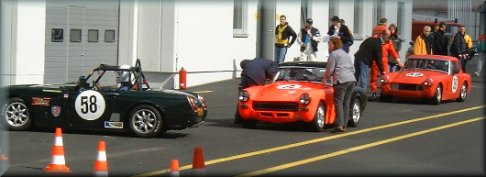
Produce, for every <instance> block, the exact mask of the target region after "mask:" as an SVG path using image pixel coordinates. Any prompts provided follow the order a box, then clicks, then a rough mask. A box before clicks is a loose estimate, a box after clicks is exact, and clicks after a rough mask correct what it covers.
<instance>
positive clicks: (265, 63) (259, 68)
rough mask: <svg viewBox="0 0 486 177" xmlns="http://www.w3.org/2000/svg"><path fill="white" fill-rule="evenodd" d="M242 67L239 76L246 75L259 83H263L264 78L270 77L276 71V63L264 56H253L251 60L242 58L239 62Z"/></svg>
mask: <svg viewBox="0 0 486 177" xmlns="http://www.w3.org/2000/svg"><path fill="white" fill-rule="evenodd" d="M240 67H241V69H243V71H242V72H241V76H248V77H249V78H251V79H252V80H253V81H255V83H257V84H259V85H263V84H265V80H266V79H271V78H272V77H273V75H275V74H276V73H277V70H278V66H277V64H276V63H275V62H274V61H272V60H268V59H265V58H261V57H259V58H255V59H253V60H243V61H241V62H240Z"/></svg>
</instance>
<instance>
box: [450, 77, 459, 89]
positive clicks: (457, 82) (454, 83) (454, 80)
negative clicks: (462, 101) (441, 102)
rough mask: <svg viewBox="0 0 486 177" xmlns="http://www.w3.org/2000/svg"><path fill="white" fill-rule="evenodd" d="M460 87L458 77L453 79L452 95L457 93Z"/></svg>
mask: <svg viewBox="0 0 486 177" xmlns="http://www.w3.org/2000/svg"><path fill="white" fill-rule="evenodd" d="M458 85H459V79H458V78H457V76H454V77H452V93H456V91H457V86H458Z"/></svg>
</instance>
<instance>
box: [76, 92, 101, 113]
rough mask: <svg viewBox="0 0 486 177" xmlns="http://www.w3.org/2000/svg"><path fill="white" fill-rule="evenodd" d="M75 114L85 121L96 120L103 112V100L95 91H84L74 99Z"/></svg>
mask: <svg viewBox="0 0 486 177" xmlns="http://www.w3.org/2000/svg"><path fill="white" fill-rule="evenodd" d="M74 107H75V109H76V113H77V114H78V116H79V117H81V118H83V119H86V120H96V119H98V118H100V117H101V115H103V113H104V112H105V107H106V105H105V99H104V98H103V96H102V95H101V94H100V93H99V92H96V91H93V90H88V91H84V92H82V93H81V94H79V95H78V97H76V101H75V102H74Z"/></svg>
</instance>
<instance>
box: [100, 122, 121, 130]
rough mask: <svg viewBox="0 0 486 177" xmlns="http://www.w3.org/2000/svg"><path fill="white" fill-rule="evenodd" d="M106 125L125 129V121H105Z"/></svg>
mask: <svg viewBox="0 0 486 177" xmlns="http://www.w3.org/2000/svg"><path fill="white" fill-rule="evenodd" d="M104 127H105V128H111V129H123V122H110V121H105V124H104Z"/></svg>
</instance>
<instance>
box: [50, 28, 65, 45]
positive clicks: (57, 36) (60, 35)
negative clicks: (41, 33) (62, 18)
mask: <svg viewBox="0 0 486 177" xmlns="http://www.w3.org/2000/svg"><path fill="white" fill-rule="evenodd" d="M62 41H64V29H62V28H53V29H51V42H62Z"/></svg>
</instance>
